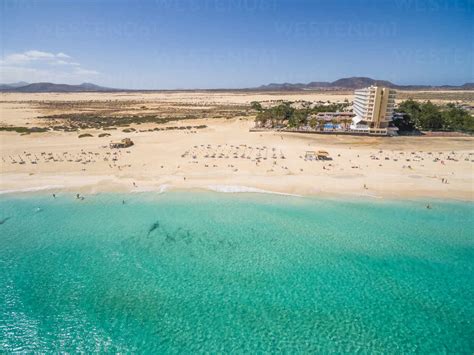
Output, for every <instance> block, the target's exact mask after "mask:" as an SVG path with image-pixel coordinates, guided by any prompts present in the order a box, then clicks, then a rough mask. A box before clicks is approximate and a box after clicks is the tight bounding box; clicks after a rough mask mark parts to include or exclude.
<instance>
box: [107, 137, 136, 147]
mask: <svg viewBox="0 0 474 355" xmlns="http://www.w3.org/2000/svg"><path fill="white" fill-rule="evenodd" d="M132 145H133V141H132V140H131V139H130V138H124V139H122V140H121V141H120V142H111V143H110V145H109V146H110V148H128V147H131V146H132Z"/></svg>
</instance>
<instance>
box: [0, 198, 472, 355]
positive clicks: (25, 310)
mask: <svg viewBox="0 0 474 355" xmlns="http://www.w3.org/2000/svg"><path fill="white" fill-rule="evenodd" d="M122 200H125V201H126V203H125V204H122ZM431 204H432V207H433V208H432V209H430V210H428V209H426V208H425V205H426V203H422V202H400V201H399V202H387V201H364V200H331V199H322V200H321V199H312V198H297V197H284V196H271V195H256V194H238V195H236V194H232V195H227V194H218V193H200V192H195V193H190V192H171V193H165V194H162V195H158V194H134V195H96V196H89V197H87V198H86V200H84V201H77V200H75V199H74V197H73V196H72V195H66V194H65V195H62V196H59V197H58V198H56V199H53V198H51V197H50V196H45V195H43V196H41V195H23V196H17V197H12V196H2V197H1V200H0V221H2V220H3V219H4V218H7V217H11V218H10V219H7V220H5V221H4V223H3V224H1V225H0V231H1V234H0V351H86V352H90V351H114V352H117V351H121V352H129V351H140V352H152V351H153V352H160V353H176V352H184V353H190V352H201V351H202V352H203V351H207V352H276V351H285V352H314V351H320V352H336V351H337V352H355V351H363V352H369V351H370V352H397V353H398V352H424V353H426V352H455V353H472V352H473V351H474V321H473V320H474V302H473V300H474V282H473V275H474V274H473V271H474V270H473V269H474V237H473V232H472V231H473V230H474V218H473V213H474V208H473V204H472V203H454V202H450V203H442V202H437V201H433V202H431Z"/></svg>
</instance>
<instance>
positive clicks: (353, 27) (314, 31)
mask: <svg viewBox="0 0 474 355" xmlns="http://www.w3.org/2000/svg"><path fill="white" fill-rule="evenodd" d="M274 26H275V31H276V33H278V34H280V35H283V36H286V37H293V38H306V37H307V38H312V37H319V38H321V37H336V38H387V37H395V36H397V34H398V26H397V23H396V22H349V21H322V22H318V21H312V22H276V23H275V24H274Z"/></svg>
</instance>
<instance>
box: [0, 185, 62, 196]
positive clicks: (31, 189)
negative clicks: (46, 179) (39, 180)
mask: <svg viewBox="0 0 474 355" xmlns="http://www.w3.org/2000/svg"><path fill="white" fill-rule="evenodd" d="M63 188H64V185H45V186H37V187H25V188H24V189H14V190H0V195H4V194H14V193H21V192H35V191H44V190H54V189H63Z"/></svg>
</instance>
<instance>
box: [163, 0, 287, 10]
mask: <svg viewBox="0 0 474 355" xmlns="http://www.w3.org/2000/svg"><path fill="white" fill-rule="evenodd" d="M277 3H278V1H277V0H155V1H154V4H155V5H157V6H158V8H161V9H163V10H178V11H184V12H185V11H191V12H193V11H202V10H213V11H221V12H232V11H247V12H261V11H272V10H275V9H276V8H277Z"/></svg>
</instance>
